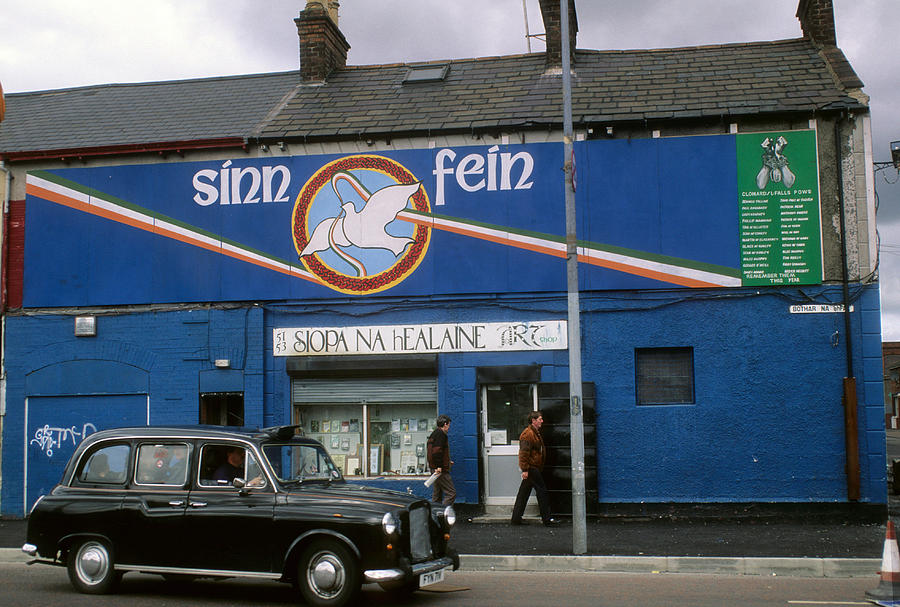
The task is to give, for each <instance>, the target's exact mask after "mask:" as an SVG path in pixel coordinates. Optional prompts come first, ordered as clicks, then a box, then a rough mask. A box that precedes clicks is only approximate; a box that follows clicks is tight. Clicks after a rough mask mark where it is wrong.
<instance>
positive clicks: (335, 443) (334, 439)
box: [331, 434, 341, 449]
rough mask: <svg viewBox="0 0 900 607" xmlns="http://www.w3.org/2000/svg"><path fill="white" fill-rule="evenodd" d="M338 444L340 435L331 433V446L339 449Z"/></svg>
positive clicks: (339, 443) (339, 444)
mask: <svg viewBox="0 0 900 607" xmlns="http://www.w3.org/2000/svg"><path fill="white" fill-rule="evenodd" d="M340 446H341V437H340V436H338V435H337V434H332V435H331V448H332V449H339V448H340Z"/></svg>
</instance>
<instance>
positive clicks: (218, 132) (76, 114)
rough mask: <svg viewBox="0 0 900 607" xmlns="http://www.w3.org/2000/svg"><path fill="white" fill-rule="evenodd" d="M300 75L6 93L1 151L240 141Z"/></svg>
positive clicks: (232, 77)
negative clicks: (236, 139) (219, 140)
mask: <svg viewBox="0 0 900 607" xmlns="http://www.w3.org/2000/svg"><path fill="white" fill-rule="evenodd" d="M299 79H300V72H299V71H291V72H281V73H272V74H254V75H249V76H227V77H220V78H204V79H199V80H177V81H169V82H149V83H141V84H106V85H100V86H85V87H79V88H71V89H59V90H49V91H37V92H33V93H13V94H9V95H6V102H7V108H6V109H7V111H6V119H5V120H4V121H3V122H2V123H0V155H2V154H3V153H16V152H24V151H39V150H71V149H89V148H98V147H108V146H138V145H147V144H153V143H160V142H186V141H197V140H212V139H225V138H238V139H243V138H245V137H246V136H247V134H248V133H250V132H251V131H252V130H253V128H254V126H255V125H256V124H257V123H259V122H260V121H261V120H263V119H264V118H265V117H266V115H267V114H268V113H269V112H271V111H272V110H273V109H274V108H276V107H278V104H279V102H280V101H281V100H282V98H283V97H284V96H285V95H286V94H287V93H288V92H289V91H291V90H292V89H293V87H294V86H295V85H296V84H297V83H298V82H299Z"/></svg>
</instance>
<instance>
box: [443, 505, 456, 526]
mask: <svg viewBox="0 0 900 607" xmlns="http://www.w3.org/2000/svg"><path fill="white" fill-rule="evenodd" d="M444 520H445V521H447V526H448V527H452V526H453V525H455V524H456V510H454V509H453V506H447V507H446V508H444Z"/></svg>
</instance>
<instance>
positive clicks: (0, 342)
mask: <svg viewBox="0 0 900 607" xmlns="http://www.w3.org/2000/svg"><path fill="white" fill-rule="evenodd" d="M0 94H2V93H0ZM0 171H3V172H4V173H5V174H6V179H5V187H4V188H3V208H2V209H0V219H2V224H0V268H2V270H0V276H2V281H0V290H2V297H0V436H2V433H3V426H4V423H5V422H6V226H7V217H8V216H9V198H10V194H9V189H10V187H11V186H12V172H11V171H10V170H9V168H8V167H7V166H6V163H5V162H4V161H2V160H0ZM2 442H3V439H2V438H0V443H2ZM2 461H3V458H2V455H0V463H2ZM0 470H2V466H0ZM2 484H3V473H2V472H0V486H2Z"/></svg>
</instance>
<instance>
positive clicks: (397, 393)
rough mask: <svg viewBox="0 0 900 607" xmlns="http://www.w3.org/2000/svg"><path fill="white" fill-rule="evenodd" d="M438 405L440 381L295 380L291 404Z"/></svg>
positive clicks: (411, 379)
mask: <svg viewBox="0 0 900 607" xmlns="http://www.w3.org/2000/svg"><path fill="white" fill-rule="evenodd" d="M363 401H366V402H367V403H370V404H371V403H428V402H434V403H436V402H437V378H435V377H402V378H365V379H359V378H347V379H294V380H292V382H291V402H292V403H293V404H302V403H361V402H363Z"/></svg>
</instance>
